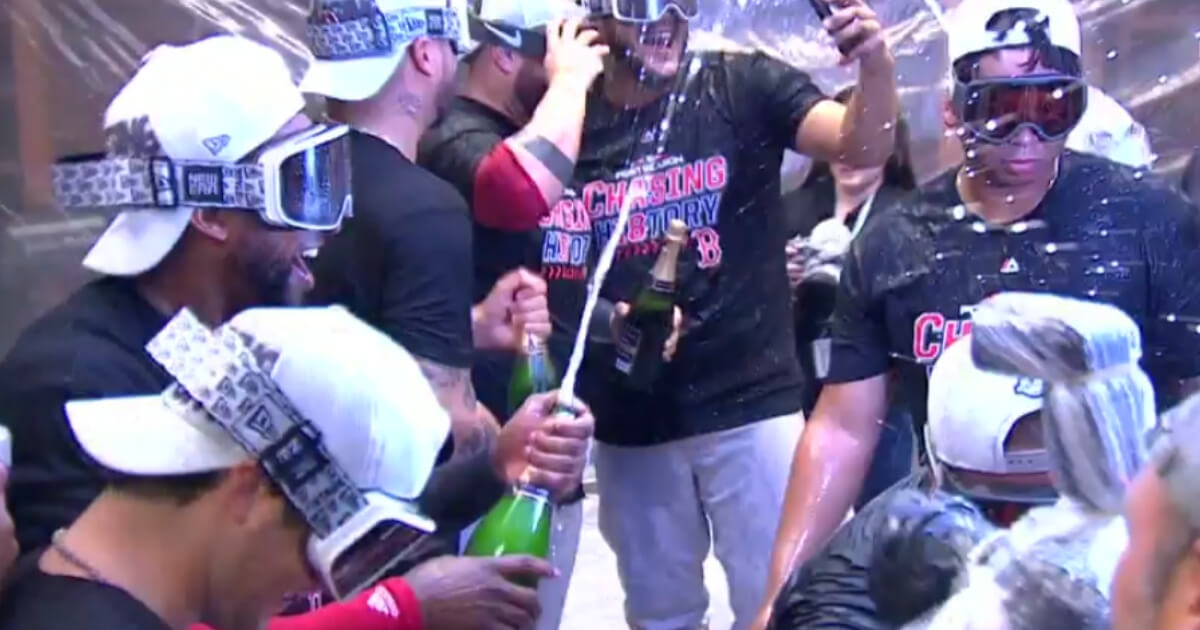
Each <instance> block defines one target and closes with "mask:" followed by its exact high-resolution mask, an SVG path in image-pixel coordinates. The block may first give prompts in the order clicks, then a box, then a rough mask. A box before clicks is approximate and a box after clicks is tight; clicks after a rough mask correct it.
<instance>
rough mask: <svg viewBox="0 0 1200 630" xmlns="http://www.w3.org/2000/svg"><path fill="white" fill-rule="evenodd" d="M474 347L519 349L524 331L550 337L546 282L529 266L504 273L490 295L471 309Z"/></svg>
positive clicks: (541, 336)
mask: <svg viewBox="0 0 1200 630" xmlns="http://www.w3.org/2000/svg"><path fill="white" fill-rule="evenodd" d="M471 328H472V333H473V334H474V338H475V347H476V348H477V349H480V350H516V349H517V346H518V344H520V343H521V338H522V337H521V333H522V331H528V332H529V333H530V334H532V335H536V336H538V337H540V338H542V339H545V338H546V337H549V336H550V307H549V305H548V304H547V302H546V281H545V280H542V277H541V276H539V275H538V274H536V273H533V272H532V271H529V270H528V269H517V270H515V271H510V272H508V273H506V274H504V276H503V277H501V278H500V280H498V281H497V282H496V286H494V287H492V290H491V292H490V293H488V295H487V297H486V298H484V299H483V301H482V302H480V303H479V304H476V305H475V308H473V309H471Z"/></svg>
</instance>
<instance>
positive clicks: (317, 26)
mask: <svg viewBox="0 0 1200 630" xmlns="http://www.w3.org/2000/svg"><path fill="white" fill-rule="evenodd" d="M314 4H315V3H314ZM459 20H460V18H459V15H458V13H457V12H456V11H455V10H454V9H453V8H451V4H450V2H447V3H446V6H445V7H444V8H443V7H403V8H398V9H395V10H392V11H383V10H381V9H380V8H379V7H378V5H377V4H376V2H375V0H325V1H324V2H322V3H320V9H319V10H316V11H313V12H312V13H310V14H309V16H308V25H307V30H308V43H309V48H310V49H311V50H312V54H313V57H314V58H316V59H319V60H323V61H348V60H353V59H367V58H371V57H388V58H390V57H392V56H394V55H396V54H399V53H401V52H403V51H404V50H405V49H407V47H408V45H409V44H410V43H412V41H413V40H415V39H417V38H418V37H434V38H438V39H445V40H448V41H449V42H450V45H451V47H452V48H453V49H454V52H455V54H459V53H460V51H461V49H462V47H463V46H462V44H463V42H462V40H461V25H460V24H459Z"/></svg>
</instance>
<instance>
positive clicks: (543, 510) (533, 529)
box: [466, 332, 570, 588]
mask: <svg viewBox="0 0 1200 630" xmlns="http://www.w3.org/2000/svg"><path fill="white" fill-rule="evenodd" d="M555 387H558V376H557V373H556V372H555V370H554V364H553V363H552V362H551V361H550V357H549V356H548V355H547V353H546V346H545V343H544V342H543V341H542V340H541V339H539V338H537V337H536V336H534V335H531V334H529V333H528V332H526V333H525V343H524V352H522V353H521V355H520V356H519V357H518V358H517V361H516V365H515V366H514V367H513V375H512V378H511V379H510V380H509V382H508V405H509V407H510V409H511V410H514V411H515V410H516V409H518V408H520V406H521V405H522V404H524V402H525V399H526V398H528V397H529V396H530V394H540V393H543V392H548V391H550V390H552V389H554V388H555ZM555 413H560V411H559V410H556V411H555ZM566 413H570V411H566ZM553 511H554V508H553V505H552V504H551V502H550V493H549V492H548V491H546V490H544V489H542V488H538V487H536V486H533V485H531V484H527V483H521V484H518V485H517V487H516V488H515V489H514V490H513V491H512V492H510V493H509V494H507V495H505V496H504V498H502V499H500V502H499V503H497V504H496V505H495V506H494V507H493V508H492V509H491V511H489V512H488V513H487V515H486V516H484V517H483V520H482V521H480V523H479V526H478V527H476V528H475V531H474V532H473V533H472V534H471V540H470V541H469V542H468V543H467V550H466V553H467V555H469V556H503V555H518V554H519V555H530V556H537V557H539V558H543V559H549V557H550V526H551V516H552V513H553ZM526 586H529V587H531V588H532V587H534V586H536V584H526Z"/></svg>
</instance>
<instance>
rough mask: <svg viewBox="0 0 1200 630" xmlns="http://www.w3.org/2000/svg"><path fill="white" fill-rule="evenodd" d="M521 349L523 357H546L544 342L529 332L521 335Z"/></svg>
mask: <svg viewBox="0 0 1200 630" xmlns="http://www.w3.org/2000/svg"><path fill="white" fill-rule="evenodd" d="M521 348H522V350H523V351H524V352H525V356H529V357H541V356H545V355H546V342H545V340H543V339H542V338H541V337H538V336H537V335H535V334H533V333H530V332H529V331H525V332H524V333H523V334H522V340H521Z"/></svg>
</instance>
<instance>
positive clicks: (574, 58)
mask: <svg viewBox="0 0 1200 630" xmlns="http://www.w3.org/2000/svg"><path fill="white" fill-rule="evenodd" d="M581 26H582V22H581V21H580V20H579V19H578V18H572V19H569V20H562V21H560V22H552V23H550V24H549V25H547V27H546V58H545V61H544V62H543V64H544V66H545V68H546V76H547V77H548V78H549V80H550V83H552V84H553V83H556V82H562V81H572V82H575V83H576V84H578V85H580V86H582V87H583V88H585V89H586V88H587V87H588V86H590V85H591V84H592V81H594V80H595V79H596V77H598V76H600V73H601V72H603V71H604V56H605V55H607V54H608V46H606V45H604V44H597V43H596V39H597V38H598V37H600V33H598V32H596V30H595V29H591V28H581Z"/></svg>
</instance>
